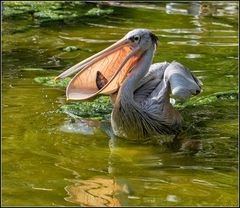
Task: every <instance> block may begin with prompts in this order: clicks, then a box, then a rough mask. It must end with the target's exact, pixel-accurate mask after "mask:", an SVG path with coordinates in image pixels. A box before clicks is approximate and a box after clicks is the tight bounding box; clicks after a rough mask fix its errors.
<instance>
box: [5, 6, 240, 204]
mask: <svg viewBox="0 0 240 208" xmlns="http://www.w3.org/2000/svg"><path fill="white" fill-rule="evenodd" d="M44 3H45V2H44ZM9 4H12V3H9ZM27 4H28V3H27ZM50 4H51V5H50ZM106 4H108V5H106ZM106 4H105V5H101V3H98V5H96V3H94V4H91V3H89V4H84V6H83V5H81V4H80V3H68V4H66V5H65V4H64V3H63V2H61V3H60V2H59V3H56V4H55V3H54V2H50V3H49V5H50V6H51V9H50V10H51V11H52V13H51V14H50V13H48V12H47V11H50V10H47V9H46V8H45V6H44V8H42V6H41V3H39V5H38V6H36V7H35V8H34V7H31V5H30V6H29V5H28V6H26V7H25V9H24V11H25V13H24V14H22V16H21V15H20V16H21V17H22V18H18V17H19V13H18V12H20V11H21V9H20V8H21V7H17V8H16V7H14V6H13V5H12V6H10V7H12V8H13V7H14V8H15V10H14V11H13V12H15V13H14V14H11V13H10V12H11V11H10V10H9V8H10V7H8V6H7V3H6V2H4V7H5V10H4V11H5V12H6V13H7V14H6V15H9V16H5V17H4V18H3V33H2V39H3V42H2V58H3V73H2V75H3V78H2V98H3V102H2V104H3V105H2V106H3V113H2V116H3V117H2V118H3V120H2V121H3V122H2V130H3V133H2V168H3V169H2V170H3V171H2V182H3V185H2V203H3V205H5V206H16V205H18V206H43V205H44V206H72V205H87V206H220V205H221V206H237V204H238V158H237V155H238V98H234V99H231V97H230V98H229V99H228V98H226V99H225V97H224V98H223V99H217V100H213V101H211V102H210V101H209V100H206V99H205V100H204V99H203V100H201V102H203V103H201V105H189V106H187V105H186V106H185V107H184V108H179V111H180V112H181V114H182V115H183V117H184V118H185V121H186V129H187V131H185V132H183V133H182V134H181V135H179V138H178V139H177V140H174V142H166V143H164V144H162V145H156V144H147V145H146V144H137V143H134V142H130V141H126V140H123V139H119V138H115V137H114V136H113V134H112V132H111V128H110V126H109V113H108V112H107V111H106V112H105V111H104V113H102V114H104V116H102V117H101V115H97V114H95V117H94V118H88V117H87V116H85V117H84V116H81V117H79V116H76V115H73V114H70V113H69V112H68V114H66V111H65V112H64V111H62V109H63V106H65V105H66V104H67V105H71V104H72V103H71V102H67V101H66V100H65V88H64V86H65V85H64V84H65V83H61V86H56V85H54V83H51V82H50V83H51V84H52V85H51V86H47V85H41V84H39V83H37V82H35V80H36V77H54V76H56V75H58V74H59V73H60V72H61V71H64V70H65V69H67V68H68V67H70V66H72V65H73V64H75V63H77V62H79V61H80V60H83V59H85V58H87V57H89V56H90V55H92V54H94V53H96V52H98V51H100V50H102V49H103V48H106V47H107V46H108V45H110V44H112V43H113V42H115V41H116V40H118V39H120V38H121V37H122V36H123V35H125V34H126V33H127V32H128V31H130V30H131V29H134V28H146V27H147V28H148V29H150V30H152V31H153V32H154V33H156V35H157V36H158V37H159V38H160V43H159V47H158V49H157V51H156V55H155V58H154V62H161V61H165V60H166V61H169V62H171V61H173V60H176V61H179V62H181V63H183V64H184V65H186V66H187V67H188V68H190V69H191V71H192V72H193V73H194V74H195V75H196V76H197V77H199V78H200V79H201V80H202V82H203V83H204V85H203V93H202V94H201V95H200V98H207V96H209V95H212V94H214V93H216V92H225V91H226V92H229V91H231V90H235V91H237V90H238V85H237V84H238V78H237V75H238V70H237V69H238V67H237V66H238V50H237V49H238V47H237V46H238V16H237V14H238V3H236V2H212V3H211V2H207V3H204V2H201V3H199V2H196V3H195V2H192V3H183V2H179V3H178V2H175V3H171V2H166V3H157V2H151V3H136V2H135V3H131V2H129V3H125V2H120V3H119V2H108V3H106ZM49 5H48V6H49ZM74 7H75V8H74ZM49 8H50V7H49ZM92 9H93V10H92ZM36 10H37V11H36ZM103 10H104V11H103ZM64 11H66V12H65V13H64ZM139 14H141V15H139ZM61 15H63V16H61ZM64 15H66V16H64ZM74 15H76V16H74ZM101 15H102V16H101ZM80 16H81V17H80ZM54 18H55V20H54ZM48 83H49V82H48ZM234 95H235V94H234ZM199 102H200V101H199ZM204 102H206V103H204ZM104 110H106V109H104ZM92 112H95V113H96V111H94V110H92V109H90V110H89V109H88V112H87V114H91V113H92ZM81 113H82V112H81ZM105 114H108V115H105ZM102 118H104V119H102Z"/></svg>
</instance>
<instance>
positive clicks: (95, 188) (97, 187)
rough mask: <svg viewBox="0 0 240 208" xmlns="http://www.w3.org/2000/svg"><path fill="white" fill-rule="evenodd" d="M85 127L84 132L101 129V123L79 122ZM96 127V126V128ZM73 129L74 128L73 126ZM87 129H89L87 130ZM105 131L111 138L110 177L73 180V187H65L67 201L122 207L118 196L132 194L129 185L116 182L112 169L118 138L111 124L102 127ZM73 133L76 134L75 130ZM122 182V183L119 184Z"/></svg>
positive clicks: (88, 204)
mask: <svg viewBox="0 0 240 208" xmlns="http://www.w3.org/2000/svg"><path fill="white" fill-rule="evenodd" d="M81 122H83V123H82V124H81V126H84V127H85V128H83V129H84V132H85V130H86V129H87V130H88V128H99V122H96V121H95V122H90V120H84V121H83V120H82V121H78V122H77V123H78V126H79V125H80V123H81ZM95 125H96V126H95ZM71 127H72V126H71ZM86 127H87V128H86ZM101 127H102V128H103V131H104V132H105V133H106V134H107V135H108V136H110V138H111V139H110V140H109V148H110V154H109V160H108V173H109V177H108V176H95V177H93V178H89V179H87V180H83V179H73V180H70V181H71V182H73V184H72V185H68V186H66V187H65V190H66V192H67V193H68V196H67V197H65V200H66V201H69V202H71V203H74V204H79V205H85V206H86V205H87V206H109V207H114V206H121V203H120V200H119V199H118V198H117V196H119V195H122V194H130V191H129V188H128V185H127V184H126V183H124V182H123V181H122V180H116V178H115V176H114V175H113V167H112V154H113V151H114V148H115V145H114V144H115V142H116V138H115V137H114V135H113V133H112V130H111V127H110V123H109V122H107V124H106V123H104V125H101ZM73 132H76V131H75V130H73ZM117 181H120V182H117Z"/></svg>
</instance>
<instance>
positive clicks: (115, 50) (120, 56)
mask: <svg viewBox="0 0 240 208" xmlns="http://www.w3.org/2000/svg"><path fill="white" fill-rule="evenodd" d="M157 41H158V38H157V37H156V36H155V35H154V34H153V33H152V32H150V31H149V30H146V29H135V30H132V31H130V32H129V33H127V34H126V35H125V36H124V37H123V38H122V39H120V40H119V41H117V42H116V43H114V44H113V45H111V46H109V47H108V48H106V49H104V50H103V51H100V52H99V53H97V54H95V55H93V56H91V57H89V58H87V59H85V60H83V61H82V62H80V63H78V64H76V65H74V66H73V67H71V68H70V69H68V70H66V71H64V72H63V73H62V74H60V75H59V76H58V77H56V78H65V77H67V76H69V75H71V74H73V73H75V72H78V73H77V74H76V75H75V76H74V77H73V78H72V80H71V81H70V83H69V85H68V87H67V90H66V96H67V99H71V100H85V99H88V98H91V97H94V96H96V95H98V94H112V93H114V92H116V91H117V90H118V89H119V87H120V85H121V83H122V81H123V80H124V79H125V77H126V75H127V74H128V72H129V71H130V70H132V69H133V68H134V67H135V66H136V65H137V64H138V62H139V61H140V60H141V59H142V58H143V56H144V55H145V54H146V53H145V52H146V51H147V50H150V49H152V50H155V48H156V45H157Z"/></svg>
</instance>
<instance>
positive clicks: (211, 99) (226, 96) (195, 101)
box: [176, 90, 238, 108]
mask: <svg viewBox="0 0 240 208" xmlns="http://www.w3.org/2000/svg"><path fill="white" fill-rule="evenodd" d="M237 99H238V90H230V91H226V92H217V93H213V94H210V95H206V96H201V97H192V98H191V99H189V100H188V101H186V102H185V103H178V104H176V107H177V108H185V107H190V106H192V107H193V106H194V107H198V106H203V105H209V104H213V105H214V104H215V103H217V102H219V101H221V100H237Z"/></svg>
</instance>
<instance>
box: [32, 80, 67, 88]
mask: <svg viewBox="0 0 240 208" xmlns="http://www.w3.org/2000/svg"><path fill="white" fill-rule="evenodd" d="M70 80H71V78H69V77H67V78H65V79H57V80H56V79H55V77H35V78H34V81H35V82H37V83H39V84H42V85H45V86H48V87H61V88H64V87H67V85H68V83H69V81H70Z"/></svg>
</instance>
